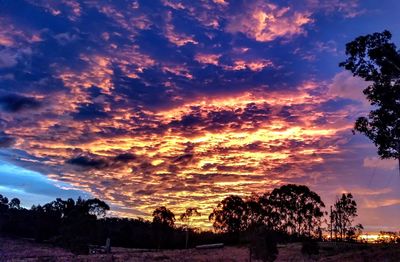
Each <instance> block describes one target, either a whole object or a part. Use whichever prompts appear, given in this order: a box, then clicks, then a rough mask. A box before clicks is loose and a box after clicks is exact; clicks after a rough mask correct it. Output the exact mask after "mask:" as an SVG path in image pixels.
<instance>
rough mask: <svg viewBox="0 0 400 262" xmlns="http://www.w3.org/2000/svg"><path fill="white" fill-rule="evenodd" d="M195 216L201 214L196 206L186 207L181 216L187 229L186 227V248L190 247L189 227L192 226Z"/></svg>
mask: <svg viewBox="0 0 400 262" xmlns="http://www.w3.org/2000/svg"><path fill="white" fill-rule="evenodd" d="M193 216H201V214H200V212H199V211H197V208H195V207H188V208H186V211H185V213H182V214H181V216H180V220H181V221H182V222H184V223H185V229H186V240H185V248H188V243H189V228H190V222H191V218H192V217H193Z"/></svg>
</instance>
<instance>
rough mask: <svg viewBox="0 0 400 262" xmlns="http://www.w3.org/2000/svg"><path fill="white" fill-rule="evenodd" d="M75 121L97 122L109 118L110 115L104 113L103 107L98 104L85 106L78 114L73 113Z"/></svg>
mask: <svg viewBox="0 0 400 262" xmlns="http://www.w3.org/2000/svg"><path fill="white" fill-rule="evenodd" d="M71 115H72V117H73V118H74V119H75V120H78V121H79V120H83V121H84V120H96V119H99V118H107V117H109V115H108V114H107V113H106V112H104V110H103V107H102V106H101V105H98V104H85V105H81V106H80V107H79V108H78V112H75V113H72V114H71Z"/></svg>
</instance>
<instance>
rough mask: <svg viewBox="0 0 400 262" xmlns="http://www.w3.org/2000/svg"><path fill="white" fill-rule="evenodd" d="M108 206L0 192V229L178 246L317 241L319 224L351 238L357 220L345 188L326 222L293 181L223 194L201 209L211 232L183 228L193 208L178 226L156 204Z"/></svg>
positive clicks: (42, 237) (66, 243)
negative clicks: (114, 210)
mask: <svg viewBox="0 0 400 262" xmlns="http://www.w3.org/2000/svg"><path fill="white" fill-rule="evenodd" d="M109 210H110V207H109V205H108V204H107V203H105V202H104V201H102V200H100V199H97V198H93V199H87V200H85V199H82V198H78V199H77V200H73V199H71V198H70V199H67V200H62V199H60V198H57V199H56V200H54V201H52V202H50V203H47V204H44V205H34V206H32V207H31V208H30V209H27V208H24V207H22V206H21V202H20V200H19V199H17V198H13V199H11V200H10V201H9V200H8V199H7V197H5V196H2V195H0V233H1V234H3V235H9V236H18V237H25V238H33V239H35V240H36V241H39V242H41V241H47V242H51V243H54V244H56V245H59V246H63V247H66V248H69V249H70V250H72V251H76V252H83V253H84V252H87V247H88V245H89V244H98V245H101V244H104V241H105V239H106V238H111V239H112V245H114V246H123V247H135V248H183V247H190V246H194V245H198V244H206V243H215V242H224V243H227V244H237V243H243V242H248V241H250V239H249V235H251V234H252V233H254V232H258V231H260V229H262V232H275V233H278V234H280V236H283V239H284V241H290V239H299V238H303V239H304V238H306V239H317V238H319V239H321V238H322V237H323V232H324V230H325V232H328V231H331V232H333V233H332V236H333V238H334V239H337V240H351V239H354V238H355V237H356V236H357V234H359V233H360V230H361V229H362V226H361V225H357V226H355V227H353V226H352V222H353V219H354V218H355V217H356V216H357V204H356V202H355V201H354V199H353V196H352V195H351V194H343V195H342V196H341V198H338V199H337V201H336V203H335V205H334V206H333V210H332V212H331V213H330V215H329V216H328V217H329V219H328V220H327V219H325V218H326V217H327V214H328V213H327V212H326V211H325V204H324V202H323V201H322V200H321V197H320V196H319V195H318V194H317V193H315V192H313V191H311V190H310V189H309V188H308V187H307V186H304V185H294V184H289V185H284V186H281V187H279V188H276V189H274V190H272V191H271V192H267V193H265V194H262V195H256V194H252V195H251V196H250V197H247V198H245V199H242V198H241V197H240V196H236V195H231V196H227V197H226V198H224V199H223V200H222V201H220V202H219V203H218V205H217V206H216V207H215V208H214V209H213V211H212V212H211V214H210V215H209V220H210V221H211V222H212V225H213V229H214V232H200V231H196V230H194V229H193V228H192V227H191V224H192V220H193V217H195V216H200V215H201V214H200V212H199V211H198V209H197V208H195V207H192V208H187V209H186V211H185V212H184V213H183V214H180V215H179V216H177V217H178V220H180V221H181V225H179V226H177V225H176V220H177V218H176V216H175V214H174V213H173V212H172V211H171V210H170V209H168V208H167V207H164V206H161V207H158V208H156V209H155V210H154V211H153V213H152V217H153V219H152V221H148V220H145V219H142V218H137V219H128V218H116V217H107V212H108V211H109ZM324 225H327V226H326V227H324Z"/></svg>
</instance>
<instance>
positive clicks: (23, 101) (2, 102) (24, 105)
mask: <svg viewBox="0 0 400 262" xmlns="http://www.w3.org/2000/svg"><path fill="white" fill-rule="evenodd" d="M40 106H41V102H40V101H38V100H37V99H36V98H34V97H27V96H21V95H16V94H10V95H3V96H1V97H0V107H1V109H2V110H3V111H5V112H9V113H16V112H20V111H25V110H33V109H38V108H39V107H40Z"/></svg>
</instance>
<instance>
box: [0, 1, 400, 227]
mask: <svg viewBox="0 0 400 262" xmlns="http://www.w3.org/2000/svg"><path fill="white" fill-rule="evenodd" d="M398 10H400V2H399V1H397V0H386V1H375V0H363V1H357V0H347V1H341V0H302V1H270V0H251V1H241V0H235V1H234V0H196V1H174V0H154V1H153V0H152V1H148V0H147V1H145V0H142V1H132V0H131V1H93V0H80V1H77V0H60V1H46V0H0V194H3V195H6V196H8V197H9V198H12V197H18V198H20V199H21V200H22V204H24V205H25V206H27V207H29V206H31V205H32V204H37V203H45V202H49V201H50V200H52V199H55V198H56V197H62V198H67V197H74V198H76V197H78V196H83V197H99V198H101V199H103V200H105V201H106V202H108V203H110V204H111V207H112V213H111V214H112V215H118V216H128V217H137V216H144V217H146V218H149V216H150V214H151V212H152V210H154V208H156V207H158V206H161V205H164V206H167V207H168V208H170V209H171V210H172V211H173V212H174V213H175V214H179V213H181V212H183V211H184V209H185V208H186V207H198V208H199V211H200V212H201V213H202V214H203V216H201V217H200V218H198V219H197V221H196V223H197V225H198V226H200V227H203V228H206V227H209V226H210V223H209V222H208V220H207V217H208V214H209V213H210V212H211V211H212V208H213V207H215V206H216V205H217V203H218V202H219V201H221V200H222V199H223V198H224V197H226V196H228V195H231V194H236V195H240V196H242V197H246V196H249V195H250V194H251V193H256V194H262V193H265V192H268V191H270V190H272V189H273V188H276V187H279V186H281V185H284V184H288V183H296V184H304V185H307V186H309V187H310V188H311V189H312V190H314V191H315V192H317V193H318V194H319V195H321V197H322V199H323V200H324V202H325V204H326V206H327V207H329V205H331V204H332V203H333V202H334V200H335V199H336V197H337V196H339V195H340V194H341V193H343V192H351V193H352V194H353V195H354V197H355V200H356V201H357V203H358V208H359V217H358V219H357V221H358V222H361V223H362V224H363V225H364V227H365V228H366V230H368V231H379V230H397V231H398V230H399V229H400V220H399V219H398V217H399V216H400V176H399V174H398V171H397V165H396V161H394V160H380V159H379V158H378V155H377V154H376V149H375V147H374V145H373V144H372V142H370V141H369V140H368V139H366V138H365V137H363V136H362V135H360V134H356V135H353V134H352V132H351V130H352V127H353V125H354V121H355V119H357V117H359V116H363V115H366V114H367V113H368V111H369V110H370V109H371V108H370V105H369V103H368V101H366V100H365V98H364V95H363V94H362V90H363V89H364V88H365V87H367V86H368V83H366V82H364V81H363V80H362V79H359V78H355V77H353V76H352V75H351V74H350V73H348V72H346V71H344V70H343V69H342V68H340V67H339V66H338V64H339V62H341V61H343V60H345V58H346V56H345V44H346V43H347V42H349V41H351V40H353V39H354V38H355V37H357V36H360V35H365V34H369V33H373V32H381V31H383V30H385V29H388V30H389V31H391V32H392V34H393V41H394V42H395V43H397V44H399V43H400V18H399V17H398Z"/></svg>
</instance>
